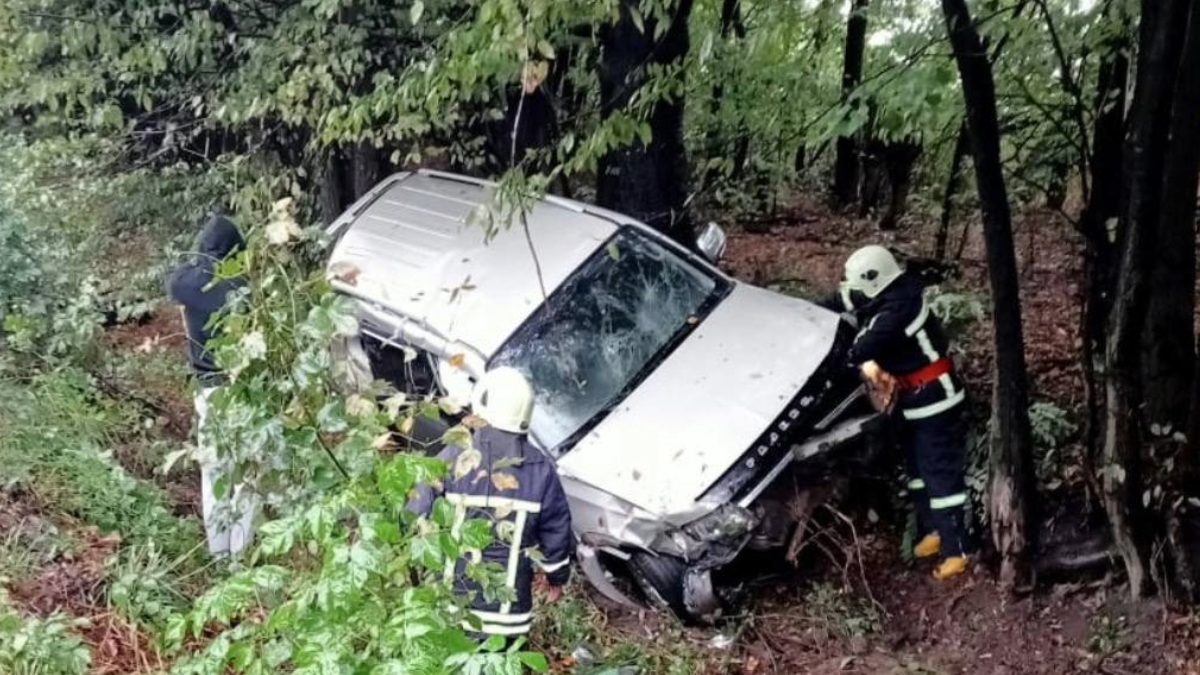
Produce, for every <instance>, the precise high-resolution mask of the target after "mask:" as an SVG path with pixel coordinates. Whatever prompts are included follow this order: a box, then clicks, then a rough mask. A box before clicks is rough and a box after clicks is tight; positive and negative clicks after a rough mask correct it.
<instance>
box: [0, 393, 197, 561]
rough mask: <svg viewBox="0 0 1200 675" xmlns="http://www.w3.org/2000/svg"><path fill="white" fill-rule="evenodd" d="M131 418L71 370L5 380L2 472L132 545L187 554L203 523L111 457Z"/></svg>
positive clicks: (0, 413) (0, 411)
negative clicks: (172, 506)
mask: <svg viewBox="0 0 1200 675" xmlns="http://www.w3.org/2000/svg"><path fill="white" fill-rule="evenodd" d="M126 421H127V418H126V416H125V415H124V413H123V411H122V410H121V409H120V408H119V407H117V406H116V405H115V404H112V403H109V402H106V401H105V400H104V399H103V397H102V396H100V395H99V394H98V393H97V392H96V391H95V389H94V388H93V387H92V386H91V384H90V382H89V380H88V378H87V376H85V375H83V374H82V373H80V372H78V371H75V370H72V369H63V370H56V371H50V372H47V373H44V374H39V375H37V376H35V377H34V379H33V380H32V381H31V382H30V383H28V384H27V385H17V384H14V383H11V382H8V383H4V382H0V427H2V428H3V429H4V430H5V431H4V433H3V434H0V476H3V477H4V480H5V482H6V483H8V484H21V485H23V486H24V487H25V488H27V489H28V490H29V491H30V492H32V493H33V494H34V495H36V496H37V498H38V499H39V500H41V501H42V502H43V503H47V504H53V505H54V507H55V509H57V510H59V511H61V512H63V513H65V514H67V515H69V516H72V517H74V518H77V519H79V520H80V521H82V522H83V523H84V524H87V525H93V526H95V527H96V528H98V529H99V530H101V531H102V532H105V533H113V532H116V533H120V535H121V537H122V539H123V541H124V542H125V543H126V544H127V545H147V544H153V545H155V546H156V547H158V548H159V550H161V551H163V552H164V553H165V554H166V555H167V556H169V557H172V558H179V557H186V556H188V555H190V554H192V553H193V551H194V550H195V548H196V542H198V541H200V530H199V527H198V524H197V523H196V522H193V521H189V520H183V519H180V518H178V517H176V516H175V515H173V514H172V513H171V512H170V510H169V509H168V500H167V497H166V495H165V494H164V493H163V492H162V491H161V490H160V489H158V488H157V487H155V486H153V485H151V484H148V483H146V482H144V481H139V480H137V479H135V478H134V477H132V476H130V475H129V474H128V473H126V471H125V470H124V469H123V468H122V467H121V466H120V465H119V464H118V463H116V462H115V461H113V459H112V456H111V452H112V448H114V447H116V445H117V444H118V443H117V441H118V439H119V437H120V434H121V433H122V432H123V431H124V429H123V424H125V423H126Z"/></svg>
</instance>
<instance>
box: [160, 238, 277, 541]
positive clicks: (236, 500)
mask: <svg viewBox="0 0 1200 675" xmlns="http://www.w3.org/2000/svg"><path fill="white" fill-rule="evenodd" d="M244 246H245V242H244V241H243V240H242V235H241V233H240V232H238V229H237V226H236V225H234V224H233V222H232V221H231V220H229V219H228V218H225V217H224V216H210V217H209V218H208V220H207V222H205V224H204V228H203V229H202V230H201V232H200V236H199V237H198V238H197V240H196V244H195V252H194V253H193V254H192V255H191V257H190V259H189V260H188V261H187V262H185V263H184V264H183V265H182V266H180V267H179V268H178V269H176V270H175V271H174V272H172V273H171V274H170V276H169V277H168V278H167V295H168V296H169V297H170V298H171V299H172V300H174V301H175V302H177V303H179V304H180V305H181V306H182V309H183V322H184V326H185V328H186V331H187V339H188V360H189V362H190V364H191V367H192V371H193V372H194V374H195V376H196V381H197V384H198V389H197V393H196V398H195V404H196V418H197V422H196V429H197V432H196V442H197V446H198V449H199V461H200V478H201V499H202V509H203V515H204V530H205V534H206V536H207V539H208V550H209V553H211V554H212V555H214V556H217V557H224V556H237V555H238V554H239V553H241V551H242V550H243V549H244V548H245V547H246V546H247V545H249V543H250V541H251V540H252V539H253V523H254V516H255V510H256V508H255V504H254V501H253V499H252V496H251V495H250V494H249V493H248V492H246V491H244V490H242V488H241V486H230V489H229V490H228V491H227V494H226V495H225V496H224V498H222V499H218V498H217V496H216V494H215V486H216V484H217V481H218V480H220V478H221V477H222V476H223V475H224V474H225V473H226V467H225V466H224V463H223V462H222V461H221V460H220V459H219V458H218V457H217V456H216V451H215V448H214V447H213V442H212V433H211V430H210V429H208V424H207V422H208V403H209V399H210V398H211V397H212V394H213V392H214V391H215V390H216V389H217V388H218V387H220V386H221V385H222V384H224V382H225V380H224V376H223V375H222V373H221V371H220V369H219V368H218V367H217V364H216V362H215V361H214V360H213V357H212V354H211V353H209V351H208V342H209V339H210V338H211V337H212V333H211V330H212V326H213V319H214V317H216V316H218V315H219V314H220V313H221V311H222V310H223V309H224V308H225V306H226V304H227V302H228V299H229V295H230V294H231V293H234V292H236V291H237V290H238V289H239V288H241V287H242V286H243V283H242V282H241V281H240V280H235V279H215V278H214V276H215V275H214V272H213V270H214V268H215V267H216V266H217V265H218V264H220V263H221V262H222V261H224V260H225V259H227V258H229V257H230V256H233V255H235V254H236V253H237V252H238V251H240V250H241V249H242V248H243V247H244Z"/></svg>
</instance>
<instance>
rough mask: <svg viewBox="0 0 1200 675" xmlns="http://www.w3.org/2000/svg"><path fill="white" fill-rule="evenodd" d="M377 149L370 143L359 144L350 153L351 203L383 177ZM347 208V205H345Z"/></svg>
mask: <svg viewBox="0 0 1200 675" xmlns="http://www.w3.org/2000/svg"><path fill="white" fill-rule="evenodd" d="M380 154H381V153H380V152H379V149H378V148H376V147H375V146H374V145H372V144H370V143H365V142H364V143H359V144H358V145H356V146H354V147H353V148H352V149H351V151H350V178H351V191H352V193H353V194H351V195H349V196H350V198H351V201H353V200H355V199H358V198H359V197H361V196H363V195H365V194H366V193H367V192H368V191H370V189H371V188H373V187H375V184H376V183H378V182H379V179H380V178H382V177H383V176H382V175H381V174H382V171H383V168H382V166H381V163H380V159H381V157H380ZM347 206H349V204H347Z"/></svg>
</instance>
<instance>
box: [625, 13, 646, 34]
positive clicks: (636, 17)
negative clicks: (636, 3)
mask: <svg viewBox="0 0 1200 675" xmlns="http://www.w3.org/2000/svg"><path fill="white" fill-rule="evenodd" d="M629 18H630V19H631V20H632V21H633V25H634V27H636V28H637V30H638V32H639V33H642V34H643V35H644V34H645V33H646V21H645V20H644V19H643V18H642V12H641V10H639V9H638V8H637V7H630V8H629Z"/></svg>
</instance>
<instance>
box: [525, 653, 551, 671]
mask: <svg viewBox="0 0 1200 675" xmlns="http://www.w3.org/2000/svg"><path fill="white" fill-rule="evenodd" d="M517 657H518V658H519V659H521V663H522V664H523V665H524V666H525V667H526V668H528V669H530V670H532V671H533V672H535V673H545V672H548V671H549V670H550V663H549V662H548V661H547V660H546V656H545V655H544V654H538V653H537V652H520V653H519V654H517Z"/></svg>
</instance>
